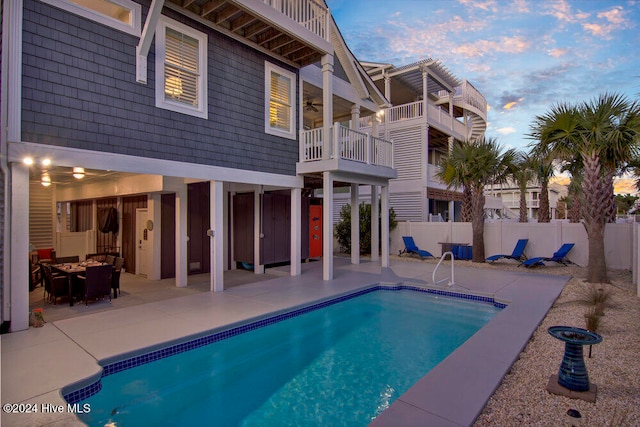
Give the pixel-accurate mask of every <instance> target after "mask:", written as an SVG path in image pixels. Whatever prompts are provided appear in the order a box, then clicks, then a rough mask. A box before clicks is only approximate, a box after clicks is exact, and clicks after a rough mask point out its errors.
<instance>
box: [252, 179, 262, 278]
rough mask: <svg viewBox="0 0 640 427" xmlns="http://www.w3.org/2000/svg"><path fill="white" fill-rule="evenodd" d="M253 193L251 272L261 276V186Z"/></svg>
mask: <svg viewBox="0 0 640 427" xmlns="http://www.w3.org/2000/svg"><path fill="white" fill-rule="evenodd" d="M258 187H259V188H258V189H257V190H256V191H255V192H254V193H253V197H254V199H253V200H254V204H253V206H254V208H253V230H254V233H253V236H254V237H253V272H254V274H263V273H264V265H261V262H262V260H261V258H260V247H261V246H262V239H263V238H264V235H263V234H262V219H263V218H262V192H263V191H264V190H263V189H262V186H261V185H259V186H258Z"/></svg>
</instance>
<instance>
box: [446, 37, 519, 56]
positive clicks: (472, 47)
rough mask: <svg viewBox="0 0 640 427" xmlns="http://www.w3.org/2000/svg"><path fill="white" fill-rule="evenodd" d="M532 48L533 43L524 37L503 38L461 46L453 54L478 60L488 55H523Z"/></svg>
mask: <svg viewBox="0 0 640 427" xmlns="http://www.w3.org/2000/svg"><path fill="white" fill-rule="evenodd" d="M530 46H531V41H530V40H527V39H526V38H525V37H522V36H515V37H501V38H500V39H499V40H477V41H475V42H473V43H466V44H461V45H460V46H458V47H456V48H454V49H453V52H454V53H455V54H458V55H462V56H464V57H466V58H478V57H482V56H485V55H486V54H488V53H522V52H525V51H526V50H527V49H529V47H530Z"/></svg>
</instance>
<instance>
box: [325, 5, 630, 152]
mask: <svg viewBox="0 0 640 427" xmlns="http://www.w3.org/2000/svg"><path fill="white" fill-rule="evenodd" d="M327 4H328V6H329V8H330V9H331V11H332V13H333V15H334V17H335V20H336V22H337V24H338V27H339V28H340V30H341V32H342V35H343V37H344V38H345V40H346V42H347V44H348V46H349V47H350V49H351V50H352V52H353V53H354V55H355V56H356V58H357V59H358V60H361V61H371V62H386V63H391V64H394V65H396V66H401V65H406V64H409V63H412V62H415V61H418V60H420V59H426V58H432V59H439V60H441V61H442V63H443V65H444V66H445V67H446V68H447V69H448V70H449V71H451V72H452V73H453V74H454V75H455V76H456V77H458V78H459V79H465V78H466V79H467V80H469V81H470V82H471V83H472V84H473V85H474V86H475V87H476V88H477V89H478V90H480V92H481V93H482V94H483V95H484V96H485V97H486V99H487V102H488V104H489V108H490V110H489V114H488V122H489V125H488V128H487V136H489V137H496V138H497V139H498V140H499V141H500V142H501V143H502V144H503V145H504V146H505V147H515V148H518V149H525V148H526V146H527V145H528V144H530V143H531V142H532V141H531V140H530V139H528V138H527V136H526V134H528V133H529V126H530V124H531V123H532V121H533V119H534V117H535V116H536V115H541V114H544V113H545V112H547V111H548V110H549V107H550V106H551V105H552V104H553V103H556V102H561V101H562V102H565V101H566V102H571V103H577V102H582V101H588V100H591V99H593V98H594V97H596V96H598V95H599V94H601V93H604V92H605V91H615V92H619V93H622V94H624V95H626V96H627V97H629V99H636V98H638V96H639V94H640V0H609V1H604V0H559V1H551V0H513V1H507V0H392V1H389V0H384V1H383V0H327Z"/></svg>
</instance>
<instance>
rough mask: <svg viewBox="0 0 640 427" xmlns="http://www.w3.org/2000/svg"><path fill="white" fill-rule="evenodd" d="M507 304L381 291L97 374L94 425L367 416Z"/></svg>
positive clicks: (313, 421) (331, 422)
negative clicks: (103, 373) (164, 356)
mask: <svg viewBox="0 0 640 427" xmlns="http://www.w3.org/2000/svg"><path fill="white" fill-rule="evenodd" d="M499 310H500V308H496V307H494V305H493V304H489V303H478V302H472V301H466V300H461V299H458V298H450V297H442V296H436V295H432V294H428V293H425V292H417V291H412V290H396V291H389V290H377V291H373V292H369V293H365V294H363V295H360V296H357V297H355V298H351V299H347V300H344V301H341V302H338V303H336V304H333V305H329V306H326V307H323V308H321V309H318V310H314V311H310V312H306V313H304V314H302V315H299V316H296V317H293V318H288V319H286V320H282V321H279V322H277V323H273V324H270V325H268V326H265V327H261V328H258V329H254V330H251V331H249V332H245V333H241V334H238V335H235V336H232V337H230V338H226V339H224V340H221V341H217V342H214V343H212V344H209V345H205V346H202V347H199V348H197V349H194V350H190V351H186V352H183V353H180V354H177V355H174V356H171V357H166V358H163V359H160V360H156V361H153V362H151V363H146V364H142V365H140V366H136V367H134V368H131V369H127V370H125V371H122V372H118V373H115V374H113V375H108V376H104V377H103V378H102V379H101V382H102V390H101V391H100V392H98V393H97V394H95V395H93V396H91V397H89V398H88V399H85V400H82V401H81V403H89V404H90V405H91V412H90V413H88V414H83V415H81V416H80V417H81V419H82V421H84V422H86V423H87V424H89V425H90V426H105V425H111V426H143V425H149V426H160V425H171V426H175V425H215V426H261V427H262V426H287V425H290V426H320V425H322V426H340V425H343V426H366V425H367V424H368V423H370V422H371V420H373V419H374V418H375V417H376V416H377V415H379V414H380V413H381V412H382V411H384V410H385V409H386V408H387V407H389V406H390V405H391V403H392V402H393V401H394V400H395V399H397V398H398V397H399V396H400V395H401V394H403V393H404V392H405V391H407V390H408V389H409V388H410V387H411V386H412V385H413V384H414V383H415V382H416V381H417V380H419V379H420V378H421V377H422V376H424V375H425V374H426V373H427V372H428V371H429V370H430V369H432V368H433V367H434V366H436V365H437V364H438V363H439V362H440V361H442V360H443V359H444V358H446V357H447V356H448V355H449V354H450V353H451V352H453V351H454V350H455V349H456V348H457V347H459V346H460V345H461V344H462V343H464V342H465V341H466V340H467V339H468V338H469V337H470V336H471V335H473V334H474V333H475V332H476V331H477V330H479V329H480V328H481V327H482V326H483V325H485V324H486V323H487V322H488V321H489V320H490V319H491V318H492V317H493V316H494V315H495V314H496V313H497V312H499Z"/></svg>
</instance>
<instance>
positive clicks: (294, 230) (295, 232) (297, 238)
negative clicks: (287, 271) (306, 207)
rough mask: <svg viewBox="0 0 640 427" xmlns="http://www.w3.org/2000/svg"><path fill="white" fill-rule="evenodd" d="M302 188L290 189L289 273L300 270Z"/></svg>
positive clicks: (295, 272)
mask: <svg viewBox="0 0 640 427" xmlns="http://www.w3.org/2000/svg"><path fill="white" fill-rule="evenodd" d="M301 257H302V189H301V188H292V189H291V275H292V276H299V275H300V273H301V272H302V267H301V264H300V258H301Z"/></svg>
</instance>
